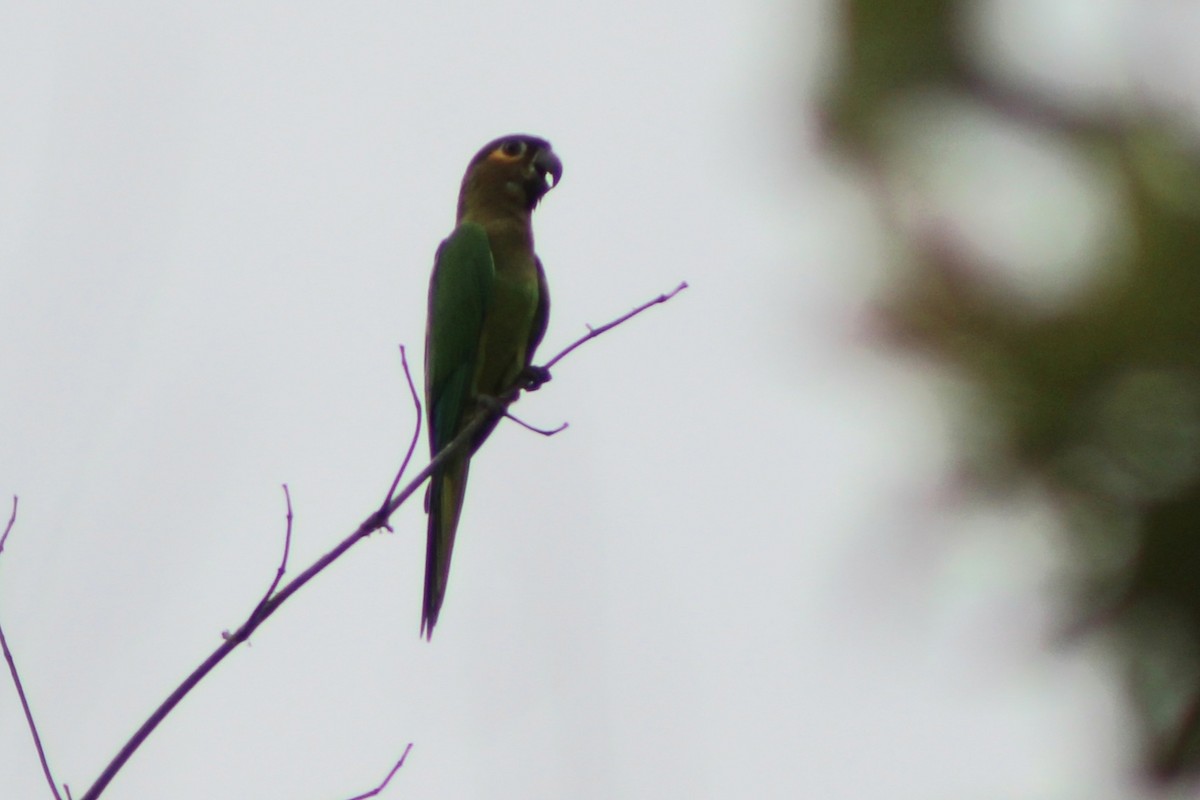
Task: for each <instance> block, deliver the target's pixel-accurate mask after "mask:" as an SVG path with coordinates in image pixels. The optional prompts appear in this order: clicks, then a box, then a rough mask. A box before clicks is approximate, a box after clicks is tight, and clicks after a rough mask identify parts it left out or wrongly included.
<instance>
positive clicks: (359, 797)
mask: <svg viewBox="0 0 1200 800" xmlns="http://www.w3.org/2000/svg"><path fill="white" fill-rule="evenodd" d="M409 750H412V742H409V743H408V747H406V748H404V752H403V753H401V754H400V760H399V761H397V762H396V766H394V767H392V771H391V772H389V773H388V774H387V777H386V778H384V779H383V783H381V784H379V785H378V786H376V787H375V788H374V789H372V790H371V791H369V792H366V793H365V794H356V795H354V797H351V798H350V800H367V798H368V797H375V796H377V795H378V794H379V793H380V792H382V791H383V790H384V789H386V788H387V785H388V783H389V782H390V781H391V780H392V776H394V775H395V774H396V773H397V772H399V771H400V768H401V767H403V766H404V759H406V758H408V751H409Z"/></svg>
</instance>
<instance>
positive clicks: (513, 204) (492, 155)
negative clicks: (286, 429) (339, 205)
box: [421, 135, 562, 638]
mask: <svg viewBox="0 0 1200 800" xmlns="http://www.w3.org/2000/svg"><path fill="white" fill-rule="evenodd" d="M561 177H562V162H560V161H559V160H558V156H556V155H555V154H554V151H553V150H551V149H550V143H549V142H547V141H545V140H544V139H539V138H537V137H535V136H524V135H513V136H505V137H502V138H500V139H496V140H495V141H493V142H490V143H488V144H487V145H485V146H484V148H483V149H482V150H480V151H479V152H478V153H477V154H476V155H475V157H474V158H472V159H471V163H470V164H468V165H467V172H466V175H464V176H463V181H462V188H461V189H460V190H459V194H458V221H457V227H455V229H454V232H453V233H451V234H450V236H449V237H447V238H446V240H445V241H444V242H442V244H441V246H439V247H438V249H437V255H436V256H435V257H434V263H433V277H432V278H431V279H430V283H429V320H428V323H427V326H426V329H425V411H426V414H427V417H428V423H429V449H430V452H431V454H432V455H436V454H437V453H438V451H439V450H441V449H442V448H443V447H445V446H446V445H447V444H449V443H450V442H451V441H452V440H453V439H454V437H455V436H456V435H457V434H458V432H459V431H461V430H462V429H463V428H464V427H465V426H466V425H467V424H468V423H469V422H470V421H471V420H472V419H473V418H474V417H475V415H476V414H477V413H479V412H480V411H481V410H486V409H487V405H486V400H481V399H480V398H491V397H498V396H499V395H501V394H503V393H504V392H505V391H506V390H508V389H510V388H512V387H513V386H514V385H515V384H516V383H517V381H518V379H520V378H522V376H530V375H531V373H530V372H529V370H530V367H531V360H532V358H533V351H534V350H535V349H536V348H537V346H538V343H539V342H540V341H541V340H542V335H543V334H544V333H545V332H546V322H547V319H548V316H549V311H550V298H549V296H548V294H547V291H546V275H545V273H544V272H543V271H542V262H541V261H540V260H538V257H537V256H536V255H535V254H534V252H533V227H532V223H531V219H530V218H531V216H532V213H533V209H534V208H535V207H536V206H537V204H538V201H539V200H541V199H542V197H543V196H544V195H545V194H546V192H548V191H550V189H551V188H553V187H554V186H555V185H557V184H558V182H559V179H560V178H561ZM498 421H499V419H498V418H496V419H492V420H489V421H488V423H487V424H486V425H485V426H484V427H483V428H482V429H481V431H480V433H479V434H478V435H477V436H476V437H475V439H474V441H473V442H472V443H471V446H470V447H469V448H468V449H467V450H466V451H464V452H463V453H462V454H461V455H459V456H458V457H456V458H453V459H451V460H450V461H448V462H446V463H445V464H444V465H443V466H442V467H441V468H440V469H439V470H437V471H436V472H435V473H434V474H433V476H432V477H431V478H430V479H429V490H428V493H427V494H426V495H425V506H426V511H428V512H429V528H428V541H427V544H426V550H425V598H424V603H423V605H422V611H421V633H422V634H423V635H424V636H425V637H426V638H430V637H431V636H432V635H433V627H434V626H435V625H436V624H437V619H438V612H439V611H440V610H441V607H442V600H443V598H444V597H445V596H446V581H447V578H448V577H449V575H450V555H451V553H452V552H453V550H454V534H455V531H456V530H457V528H458V519H459V514H460V512H461V511H462V504H463V494H464V492H465V491H466V488H467V470H468V468H469V467H470V461H471V455H472V453H474V452H475V450H477V449H478V448H479V446H480V445H481V444H483V441H484V439H486V438H487V436H488V434H489V433H491V431H492V429H493V428H495V426H496V423H497V422H498Z"/></svg>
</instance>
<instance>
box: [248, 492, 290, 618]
mask: <svg viewBox="0 0 1200 800" xmlns="http://www.w3.org/2000/svg"><path fill="white" fill-rule="evenodd" d="M283 499H284V502H286V503H287V530H285V531H284V533H283V558H281V559H280V560H279V568H278V569H276V570H275V580H273V581H271V585H270V586H268V587H267V593H266V594H264V595H263V598H262V600H260V601H258V606H256V607H255V610H254V612H251V614H250V616H252V617H253V616H254V614H255V613H256V612H257V611H258V609H259V608H262V606H263V603H265V602H267V601H268V600H270V599H271V595H273V594H274V593H275V589H276V587H278V586H279V582H280V581H281V580H283V576H284V575H285V574H286V573H287V564H288V556H289V555H290V554H291V552H292V518H293V515H292V493H291V491H290V490H289V489H288V485H287V484H286V483H285V484H283Z"/></svg>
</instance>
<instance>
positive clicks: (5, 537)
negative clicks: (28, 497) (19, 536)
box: [0, 494, 20, 553]
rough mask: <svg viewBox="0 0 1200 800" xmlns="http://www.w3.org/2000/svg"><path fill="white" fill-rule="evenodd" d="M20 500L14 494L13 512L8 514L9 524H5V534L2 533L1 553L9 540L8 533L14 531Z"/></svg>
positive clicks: (0, 537)
mask: <svg viewBox="0 0 1200 800" xmlns="http://www.w3.org/2000/svg"><path fill="white" fill-rule="evenodd" d="M18 502H20V501H19V499H18V498H17V496H16V495H15V494H14V495H13V507H12V513H11V514H9V515H8V524H7V525H5V526H4V534H3V535H0V553H3V552H4V543H5V542H7V541H8V534H9V533H11V532H12V529H13V525H14V524H16V521H17V503H18Z"/></svg>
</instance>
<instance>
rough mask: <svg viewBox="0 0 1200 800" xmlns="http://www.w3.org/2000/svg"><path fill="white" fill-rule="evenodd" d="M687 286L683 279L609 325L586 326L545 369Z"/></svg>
mask: <svg viewBox="0 0 1200 800" xmlns="http://www.w3.org/2000/svg"><path fill="white" fill-rule="evenodd" d="M686 288H688V285H687V281H683V282H681V283H680V284H679V285H678V286H676V287H675V288H674V289H672V290H671V291H669V292H667V293H666V294H660V295H659V296H658V297H656V298H654V299H653V300H651V301H650V302H648V303H642V304H641V305H640V306H638V307H637V308H635V309H634V310H633V311H630V312H629V313H628V314H626V315H624V316H622V317H617V318H616V319H614V320H613V321H612V322H610V323H608V324H607V325H601V326H600V327H599V328H593V327H592V326H591V325H588V326H586V327H587V329H588V332H587V335H586V336H584V337H582V338H580V339H576V340H575V341H574V342H572V343H571V344H570V345H569V346H568V347H567V348H566V349H565V350H563V351H562V352H561V353H559V354H558V355H556V356H555V357H554V358H552V359H550V360H549V361H547V362H546V364H545V366H544V369H550V368H551V367H553V366H554V365H555V364H557V363H558V362H559V361H561V360H562V359H563V357H565V356H566V355H567V353H570V352H571V351H572V350H574V349H575V348H576V347H579V346H581V345H582V344H583V343H584V342H590V341H591V340H592V339H595V338H596V337H597V336H599V335H600V334H602V333H604V332H606V331H611V330H612V329H613V328H615V327H617V326H618V325H620V324H621V323H623V322H626V321H628V320H630V319H633V318H634V317H636V316H637V315H638V314H640V313H642V312H643V311H645V310H646V309H648V308H650V307H651V306H656V305H658V304H659V303H665V302H667V301H668V300H670V299H671V298H672V297H674V296H675V295H677V294H679V293H680V292H682V291H683V290H684V289H686Z"/></svg>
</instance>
